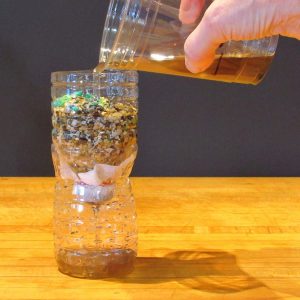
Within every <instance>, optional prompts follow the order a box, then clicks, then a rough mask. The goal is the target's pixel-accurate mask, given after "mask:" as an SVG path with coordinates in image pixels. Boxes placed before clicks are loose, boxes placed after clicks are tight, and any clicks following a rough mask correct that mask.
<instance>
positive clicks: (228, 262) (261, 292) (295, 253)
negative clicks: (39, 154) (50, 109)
mask: <svg viewBox="0 0 300 300" xmlns="http://www.w3.org/2000/svg"><path fill="white" fill-rule="evenodd" d="M132 181H133V189H134V194H135V197H136V202H137V211H138V216H139V218H138V222H139V258H138V260H137V263H136V269H135V271H134V272H133V273H132V274H131V275H130V276H129V277H128V278H127V279H122V280H113V279H110V280H83V279H74V278H70V277H67V276H65V275H62V274H60V273H59V272H58V271H57V269H56V264H55V260H54V258H53V242H52V233H51V222H52V220H51V217H52V199H53V184H54V179H53V178H1V179H0V254H1V255H0V257H1V258H0V299H1V300H7V299H31V300H32V299H53V300H61V299H72V300H81V299H86V300H93V299H101V300H108V299H120V300H127V299H134V300H135V299H137V300H146V299H149V300H156V299H160V300H161V299H162V300H168V299H175V300H181V299H185V300H193V299H197V300H198V299H205V300H206V299H222V300H226V299H230V300H235V299H249V300H257V299H265V300H272V299H300V179H296V178H290V179H288V178H276V179H275V178H274V179H271V178H261V179H254V178H245V179H242V178H228V179H225V178H194V179H192V178H189V179H187V178H186V179H184V178H134V179H133V180H132Z"/></svg>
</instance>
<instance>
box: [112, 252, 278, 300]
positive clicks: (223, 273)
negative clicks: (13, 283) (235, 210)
mask: <svg viewBox="0 0 300 300" xmlns="http://www.w3.org/2000/svg"><path fill="white" fill-rule="evenodd" d="M118 281H122V282H126V283H141V284H147V283H148V284H155V283H162V282H169V281H178V282H179V283H180V284H182V285H184V286H187V287H189V288H192V289H196V290H201V291H204V292H210V293H217V294H227V293H237V292H241V291H245V290H252V289H257V288H266V289H268V288H267V287H266V286H265V285H264V284H263V283H262V282H260V281H259V280H257V279H255V278H254V277H252V276H250V275H249V274H247V273H246V272H244V271H243V270H242V269H241V268H240V267H239V266H238V264H237V261H236V257H235V256H234V255H233V254H230V253H228V252H224V251H211V250H203V251H176V252H171V253H169V254H167V255H166V256H164V257H156V258H155V257H139V258H137V261H136V266H135V270H134V272H133V273H132V274H131V275H130V276H129V277H127V278H124V279H118ZM270 292H271V291H270ZM265 299H268V300H271V299H275V298H272V297H271V295H269V296H268V298H265Z"/></svg>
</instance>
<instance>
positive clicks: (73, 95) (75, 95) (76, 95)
mask: <svg viewBox="0 0 300 300" xmlns="http://www.w3.org/2000/svg"><path fill="white" fill-rule="evenodd" d="M82 95H83V92H82V91H78V92H75V93H73V94H72V97H81V96H82Z"/></svg>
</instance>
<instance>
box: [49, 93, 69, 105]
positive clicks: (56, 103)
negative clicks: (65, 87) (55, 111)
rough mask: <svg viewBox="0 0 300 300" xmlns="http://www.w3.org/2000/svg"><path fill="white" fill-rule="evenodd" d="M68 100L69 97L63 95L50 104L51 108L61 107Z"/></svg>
mask: <svg viewBox="0 0 300 300" xmlns="http://www.w3.org/2000/svg"><path fill="white" fill-rule="evenodd" d="M70 99H71V97H70V96H69V95H64V96H62V97H60V98H57V99H56V100H54V101H53V102H52V107H63V106H64V105H65V104H66V102H68V101H69V100H70Z"/></svg>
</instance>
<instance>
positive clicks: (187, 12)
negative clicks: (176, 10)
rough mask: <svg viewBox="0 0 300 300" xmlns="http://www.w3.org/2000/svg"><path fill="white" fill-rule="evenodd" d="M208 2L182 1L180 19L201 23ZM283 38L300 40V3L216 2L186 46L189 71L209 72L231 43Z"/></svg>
mask: <svg viewBox="0 0 300 300" xmlns="http://www.w3.org/2000/svg"><path fill="white" fill-rule="evenodd" d="M204 4H205V0H181V6H180V14H179V18H180V20H181V21H182V23H184V24H190V23H194V22H195V21H197V19H198V18H199V16H200V14H201V11H202V9H203V7H204ZM277 34H281V35H284V36H288V37H294V38H297V39H300V0H243V1H241V0H215V1H213V3H212V4H211V5H210V6H209V7H208V9H207V10H206V12H205V14H204V16H203V18H202V20H201V22H200V23H199V25H198V26H197V28H196V29H195V30H194V31H193V32H192V33H191V35H190V36H189V37H188V39H187V40H186V42H185V54H186V67H187V68H188V69H189V70H190V71H191V72H193V73H199V72H202V71H204V70H205V69H207V68H208V67H209V66H210V65H211V63H212V62H213V60H214V58H215V51H216V49H217V48H218V47H219V46H220V45H221V44H222V43H225V42H227V41H229V40H236V41H240V40H254V39H260V38H264V37H270V36H272V35H277Z"/></svg>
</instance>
